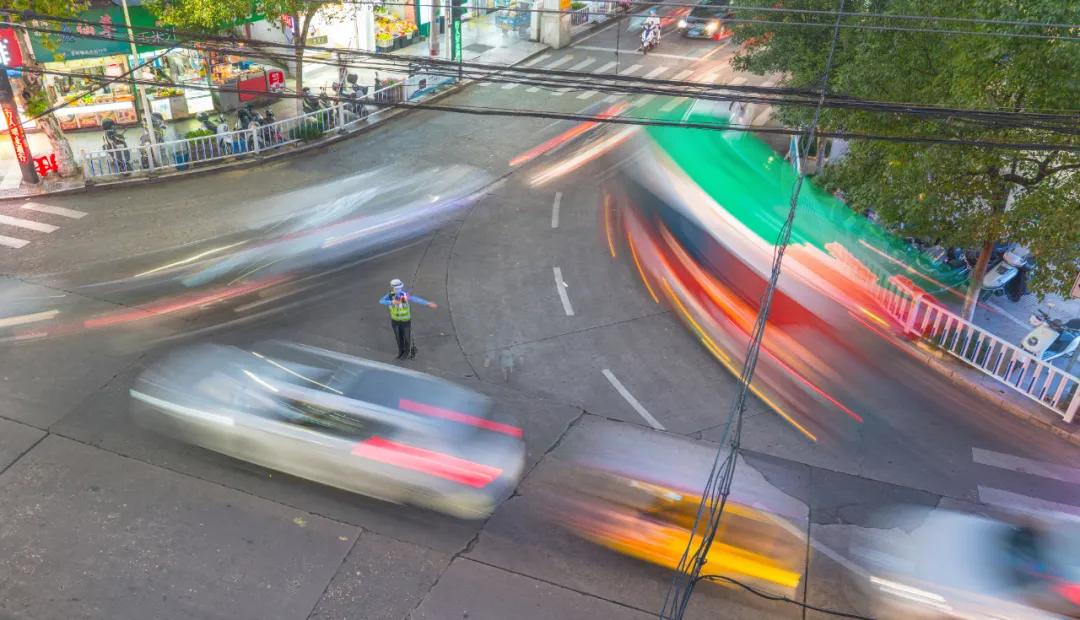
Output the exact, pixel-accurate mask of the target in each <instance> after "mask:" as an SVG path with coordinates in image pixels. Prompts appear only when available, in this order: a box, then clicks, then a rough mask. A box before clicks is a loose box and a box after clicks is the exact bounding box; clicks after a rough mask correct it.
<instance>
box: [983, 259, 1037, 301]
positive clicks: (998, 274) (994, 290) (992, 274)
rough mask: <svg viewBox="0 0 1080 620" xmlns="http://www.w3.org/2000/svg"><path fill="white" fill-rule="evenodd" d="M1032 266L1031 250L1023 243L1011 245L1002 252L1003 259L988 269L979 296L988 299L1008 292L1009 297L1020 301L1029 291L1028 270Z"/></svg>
mask: <svg viewBox="0 0 1080 620" xmlns="http://www.w3.org/2000/svg"><path fill="white" fill-rule="evenodd" d="M1031 268H1032V264H1031V252H1029V251H1028V249H1027V248H1025V247H1023V246H1021V245H1013V246H1011V247H1010V248H1009V249H1007V250H1005V252H1003V253H1002V254H1001V260H999V261H997V263H995V264H994V265H993V266H992V267H990V268H989V269H987V270H986V275H984V276H983V283H982V291H981V292H980V293H979V298H980V299H982V300H986V299H989V298H990V296H991V295H998V296H1000V295H1005V294H1006V293H1008V294H1009V299H1011V300H1012V301H1019V299H1020V297H1022V296H1023V295H1024V294H1025V293H1026V292H1027V291H1026V290H1025V289H1026V281H1027V272H1028V271H1030V270H1031ZM1021 274H1022V275H1021ZM1007 289H1008V290H1007Z"/></svg>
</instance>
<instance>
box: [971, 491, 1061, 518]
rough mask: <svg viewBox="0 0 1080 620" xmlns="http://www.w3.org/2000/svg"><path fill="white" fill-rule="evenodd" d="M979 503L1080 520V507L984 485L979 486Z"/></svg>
mask: <svg viewBox="0 0 1080 620" xmlns="http://www.w3.org/2000/svg"><path fill="white" fill-rule="evenodd" d="M979 501H980V502H982V503H984V504H992V505H994V506H1000V507H1001V508H1008V509H1011V510H1016V511H1020V512H1026V513H1033V514H1038V513H1046V512H1053V513H1057V514H1058V515H1062V516H1066V517H1071V518H1072V519H1074V520H1080V506H1072V505H1069V504H1059V503H1058V502H1052V501H1050V500H1047V499H1039V498H1038V497H1028V496H1027V495H1020V494H1019V493H1011V492H1009V491H1002V490H1001V489H992V488H989V487H984V486H982V485H979Z"/></svg>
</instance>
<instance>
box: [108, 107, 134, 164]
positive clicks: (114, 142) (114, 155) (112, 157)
mask: <svg viewBox="0 0 1080 620" xmlns="http://www.w3.org/2000/svg"><path fill="white" fill-rule="evenodd" d="M101 128H102V129H104V130H105V135H104V136H103V137H102V144H101V147H102V150H104V151H108V153H109V166H110V168H111V169H110V172H119V173H120V174H129V173H130V172H131V170H132V166H131V152H130V151H128V144H127V139H126V138H125V137H124V132H123V131H121V130H120V129H119V128H117V126H116V122H115V121H113V120H112V119H108V118H107V119H105V120H104V121H103V122H102V123H101Z"/></svg>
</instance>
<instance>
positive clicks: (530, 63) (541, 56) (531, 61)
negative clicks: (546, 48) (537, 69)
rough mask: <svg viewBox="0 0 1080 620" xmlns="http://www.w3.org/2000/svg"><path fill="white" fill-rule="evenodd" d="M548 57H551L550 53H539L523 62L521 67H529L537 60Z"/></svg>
mask: <svg viewBox="0 0 1080 620" xmlns="http://www.w3.org/2000/svg"><path fill="white" fill-rule="evenodd" d="M548 58H551V54H540V55H539V56H537V57H536V58H533V59H532V60H530V61H529V62H527V63H525V64H523V65H521V66H522V67H531V66H533V65H535V64H536V63H538V62H541V61H544V60H547V59H548Z"/></svg>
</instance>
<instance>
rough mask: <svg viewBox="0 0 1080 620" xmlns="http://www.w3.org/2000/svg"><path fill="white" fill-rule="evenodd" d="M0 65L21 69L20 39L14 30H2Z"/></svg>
mask: <svg viewBox="0 0 1080 620" xmlns="http://www.w3.org/2000/svg"><path fill="white" fill-rule="evenodd" d="M0 65H7V66H8V67H21V66H22V65H23V57H22V50H20V49H19V37H18V36H16V35H15V30H14V29H12V28H0Z"/></svg>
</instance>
